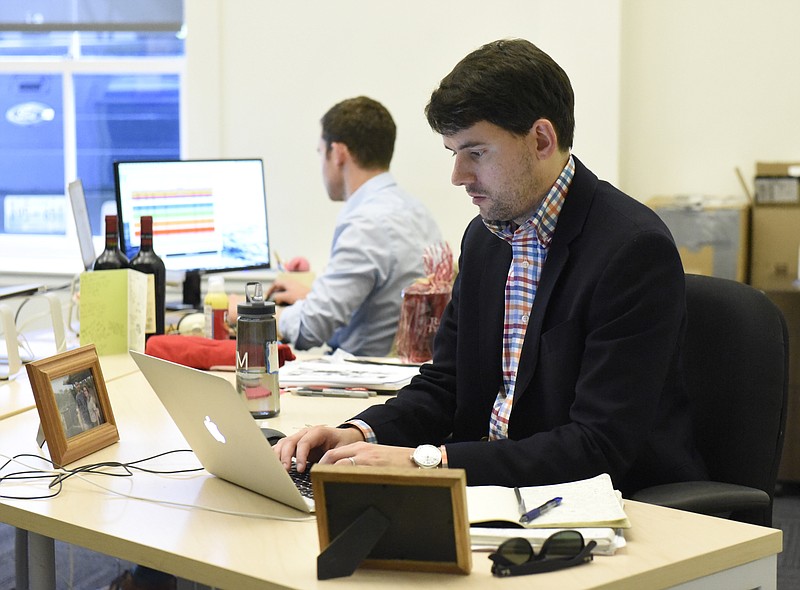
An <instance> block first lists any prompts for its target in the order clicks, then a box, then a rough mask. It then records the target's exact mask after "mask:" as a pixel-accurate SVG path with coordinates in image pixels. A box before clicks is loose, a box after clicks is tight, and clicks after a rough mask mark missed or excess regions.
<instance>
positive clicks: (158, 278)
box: [131, 215, 167, 334]
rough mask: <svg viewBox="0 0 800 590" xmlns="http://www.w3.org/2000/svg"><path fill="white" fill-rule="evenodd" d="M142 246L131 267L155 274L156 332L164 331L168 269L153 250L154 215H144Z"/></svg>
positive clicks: (141, 221)
mask: <svg viewBox="0 0 800 590" xmlns="http://www.w3.org/2000/svg"><path fill="white" fill-rule="evenodd" d="M140 223H141V230H142V234H141V237H142V239H141V247H140V248H139V251H138V252H137V253H136V256H134V257H133V259H132V260H131V268H132V269H133V270H138V271H139V272H143V273H146V274H151V275H154V277H153V278H154V282H155V290H156V331H155V333H156V334H163V333H164V310H165V306H166V303H165V299H166V292H167V271H166V269H165V267H164V261H163V260H161V258H160V257H159V256H158V254H156V253H155V252H154V251H153V217H152V216H150V215H144V216H142V218H141V220H140Z"/></svg>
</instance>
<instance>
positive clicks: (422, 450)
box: [414, 445, 442, 469]
mask: <svg viewBox="0 0 800 590" xmlns="http://www.w3.org/2000/svg"><path fill="white" fill-rule="evenodd" d="M441 462H442V451H440V450H439V448H438V447H434V446H433V445H420V446H418V447H417V448H416V449H414V463H416V464H417V465H418V466H420V467H422V468H423V469H431V468H433V467H438V466H439V463H441Z"/></svg>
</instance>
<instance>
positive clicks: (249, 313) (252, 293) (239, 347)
mask: <svg viewBox="0 0 800 590" xmlns="http://www.w3.org/2000/svg"><path fill="white" fill-rule="evenodd" d="M244 293H245V298H246V301H245V302H243V303H240V304H239V305H238V306H237V311H238V313H239V317H238V319H237V320H236V390H237V391H238V392H239V394H240V395H241V396H242V398H243V399H244V400H245V402H246V403H247V407H248V409H249V410H250V413H251V414H252V415H253V418H271V417H272V416H277V415H278V414H279V413H280V411H281V396H280V388H279V385H278V340H277V330H276V326H275V303H273V302H272V301H265V300H264V293H263V290H262V287H261V283H258V282H251V283H247V285H246V286H245V289H244Z"/></svg>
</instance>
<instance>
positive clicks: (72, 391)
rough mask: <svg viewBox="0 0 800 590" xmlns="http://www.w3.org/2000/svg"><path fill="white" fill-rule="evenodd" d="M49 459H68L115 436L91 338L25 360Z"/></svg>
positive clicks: (59, 462)
mask: <svg viewBox="0 0 800 590" xmlns="http://www.w3.org/2000/svg"><path fill="white" fill-rule="evenodd" d="M26 369H27V371H28V377H29V379H30V383H31V388H32V389H33V398H34V400H35V401H36V409H37V411H38V412H39V420H40V421H41V425H42V431H43V433H44V439H45V441H46V442H47V449H48V451H49V452H50V459H52V461H53V463H55V464H56V465H59V466H60V465H67V464H69V463H71V462H73V461H75V460H77V459H80V458H82V457H85V456H86V455H89V454H91V453H94V452H95V451H97V450H99V449H102V448H104V447H107V446H109V445H111V444H113V443H115V442H117V441H118V440H119V432H118V431H117V424H116V422H115V421H114V413H113V412H112V410H111V403H110V402H109V400H108V391H107V390H106V383H105V380H104V379H103V372H102V370H101V369H100V359H99V358H98V356H97V350H96V349H95V347H94V345H93V344H89V345H87V346H82V347H80V348H76V349H74V350H69V351H67V352H63V353H61V354H57V355H54V356H51V357H48V358H45V359H41V360H38V361H34V362H32V363H29V364H28V365H26Z"/></svg>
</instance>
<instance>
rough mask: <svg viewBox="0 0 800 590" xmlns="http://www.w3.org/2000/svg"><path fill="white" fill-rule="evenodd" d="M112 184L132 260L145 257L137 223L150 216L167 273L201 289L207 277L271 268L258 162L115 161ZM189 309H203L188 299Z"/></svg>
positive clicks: (123, 237) (194, 296)
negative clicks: (138, 254)
mask: <svg viewBox="0 0 800 590" xmlns="http://www.w3.org/2000/svg"><path fill="white" fill-rule="evenodd" d="M114 180H115V183H116V198H117V214H118V216H119V228H120V230H119V233H120V244H121V247H122V249H123V251H124V252H125V254H126V255H127V256H128V258H132V257H133V256H134V255H135V254H136V252H138V251H139V244H140V227H139V220H140V219H141V217H142V216H143V215H152V217H153V248H154V250H155V252H156V254H158V255H159V256H160V257H161V259H162V260H163V261H164V265H165V266H166V268H167V272H170V271H187V272H191V273H192V275H193V277H194V281H196V282H197V285H198V287H199V278H198V276H199V275H200V274H202V273H207V272H221V271H227V270H244V269H251V268H269V260H270V252H269V235H268V232H267V205H266V196H265V190H264V166H263V162H262V161H261V160H260V159H241V160H232V159H231V160H165V161H132V162H115V163H114ZM187 280H189V279H188V275H187ZM187 296H188V297H189V298H190V299H192V300H191V301H186V299H187ZM184 303H186V304H191V305H196V304H198V303H199V292H198V293H191V294H189V295H187V294H186V293H184Z"/></svg>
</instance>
